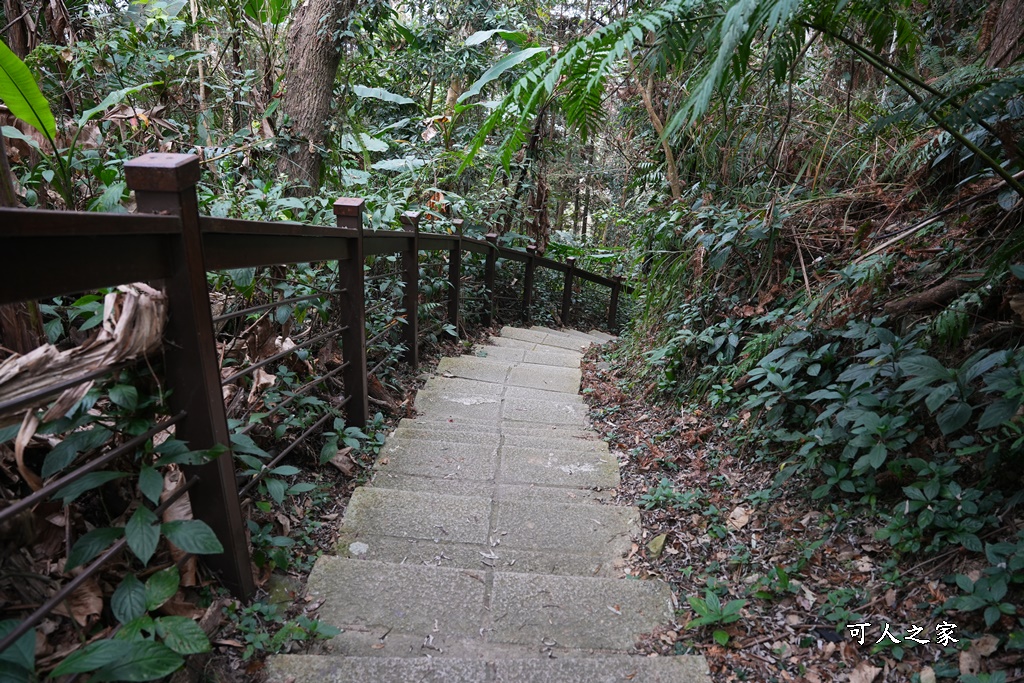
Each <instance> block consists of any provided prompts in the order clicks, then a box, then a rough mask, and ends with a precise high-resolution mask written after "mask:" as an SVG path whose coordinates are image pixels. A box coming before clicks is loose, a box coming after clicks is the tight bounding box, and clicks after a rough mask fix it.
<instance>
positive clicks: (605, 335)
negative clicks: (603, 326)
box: [587, 330, 618, 343]
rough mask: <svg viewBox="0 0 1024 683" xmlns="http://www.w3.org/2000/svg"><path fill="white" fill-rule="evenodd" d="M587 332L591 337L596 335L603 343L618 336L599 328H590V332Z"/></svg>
mask: <svg viewBox="0 0 1024 683" xmlns="http://www.w3.org/2000/svg"><path fill="white" fill-rule="evenodd" d="M587 334H589V335H590V336H592V337H597V338H598V339H600V340H601V341H602V342H605V343H607V342H610V341H615V340H616V339H618V337H616V336H615V335H612V334H608V333H607V332H602V331H601V330H590V332H588V333H587Z"/></svg>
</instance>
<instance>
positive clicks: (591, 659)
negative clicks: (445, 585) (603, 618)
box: [266, 650, 711, 683]
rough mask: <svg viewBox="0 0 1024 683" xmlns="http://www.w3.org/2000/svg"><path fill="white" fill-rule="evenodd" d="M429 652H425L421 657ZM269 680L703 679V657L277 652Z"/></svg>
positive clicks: (692, 682) (619, 682)
mask: <svg viewBox="0 0 1024 683" xmlns="http://www.w3.org/2000/svg"><path fill="white" fill-rule="evenodd" d="M431 654H432V655H433V656H423V655H431ZM266 672H267V676H268V678H267V683H623V682H624V681H627V682H628V681H633V682H634V683H706V682H708V681H710V680H711V679H710V678H709V675H708V673H709V672H708V665H707V662H706V661H705V659H704V657H701V656H693V655H688V656H682V657H639V656H632V657H631V656H628V655H605V656H594V655H588V656H577V657H560V658H558V659H552V658H550V657H532V658H516V659H497V658H495V657H488V656H486V653H482V654H481V657H479V658H476V659H470V658H456V657H444V656H437V654H436V652H435V653H431V652H430V650H424V651H423V654H421V655H420V656H418V657H415V658H413V657H351V658H347V659H343V658H340V657H331V656H327V655H315V656H314V655H276V656H274V657H271V658H269V659H268V660H267V668H266Z"/></svg>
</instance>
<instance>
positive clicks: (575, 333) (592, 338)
mask: <svg viewBox="0 0 1024 683" xmlns="http://www.w3.org/2000/svg"><path fill="white" fill-rule="evenodd" d="M530 329H531V330H539V331H541V332H550V333H553V334H562V335H565V336H568V337H575V338H576V339H581V340H583V341H585V342H587V343H588V344H597V345H598V346H600V345H601V344H603V343H605V341H607V340H606V339H602V338H601V337H598V336H596V335H594V334H591V333H590V332H584V331H582V330H574V329H572V328H571V327H564V328H562V329H560V330H555V329H552V328H550V327H544V326H542V325H534V326H533V327H531V328H530ZM605 336H608V335H605Z"/></svg>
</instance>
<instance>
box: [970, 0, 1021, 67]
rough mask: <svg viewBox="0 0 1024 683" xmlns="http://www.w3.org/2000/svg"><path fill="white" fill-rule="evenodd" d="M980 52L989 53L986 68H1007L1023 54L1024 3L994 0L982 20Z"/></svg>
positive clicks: (1015, 0) (979, 41)
mask: <svg viewBox="0 0 1024 683" xmlns="http://www.w3.org/2000/svg"><path fill="white" fill-rule="evenodd" d="M978 47H979V48H980V49H981V51H983V52H984V51H985V50H988V57H987V58H986V60H985V66H987V67H989V68H992V69H995V68H1000V69H1002V68H1006V67H1008V66H1010V65H1011V64H1013V63H1014V62H1015V61H1017V59H1018V58H1019V57H1020V56H1021V54H1024V0H1002V1H1001V2H1000V0H995V1H994V2H992V3H991V4H990V5H989V8H988V11H987V12H986V13H985V18H984V20H983V21H982V27H981V37H980V38H979V40H978Z"/></svg>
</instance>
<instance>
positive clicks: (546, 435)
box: [390, 420, 608, 453]
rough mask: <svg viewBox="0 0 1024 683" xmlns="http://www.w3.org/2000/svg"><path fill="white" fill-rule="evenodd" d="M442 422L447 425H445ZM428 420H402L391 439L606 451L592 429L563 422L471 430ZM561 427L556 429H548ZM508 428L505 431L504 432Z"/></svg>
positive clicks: (518, 423)
mask: <svg viewBox="0 0 1024 683" xmlns="http://www.w3.org/2000/svg"><path fill="white" fill-rule="evenodd" d="M446 424H448V425H451V426H445V425H446ZM455 424H456V423H454V422H452V423H447V422H432V421H429V420H423V421H418V420H409V421H403V422H402V423H401V424H400V425H399V426H398V427H397V428H396V429H395V431H393V432H392V433H391V435H390V437H391V438H395V439H405V440H410V439H423V440H424V441H441V442H450V443H469V444H477V445H493V446H497V445H499V444H505V445H510V446H522V447H525V448H553V449H554V450H560V451H572V450H591V451H600V452H602V453H607V452H608V444H607V442H605V441H602V440H601V439H598V438H597V437H596V435H595V434H594V433H593V432H586V431H584V430H580V429H573V428H572V427H566V426H564V425H537V424H536V423H532V422H502V423H499V424H498V425H496V426H497V427H501V428H502V429H503V431H501V432H475V431H472V427H471V426H470V425H466V424H459V426H458V427H456V426H454V425H455ZM553 427H554V428H557V427H562V429H560V430H559V431H554V430H552V429H551V428H553ZM505 430H508V431H505Z"/></svg>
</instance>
